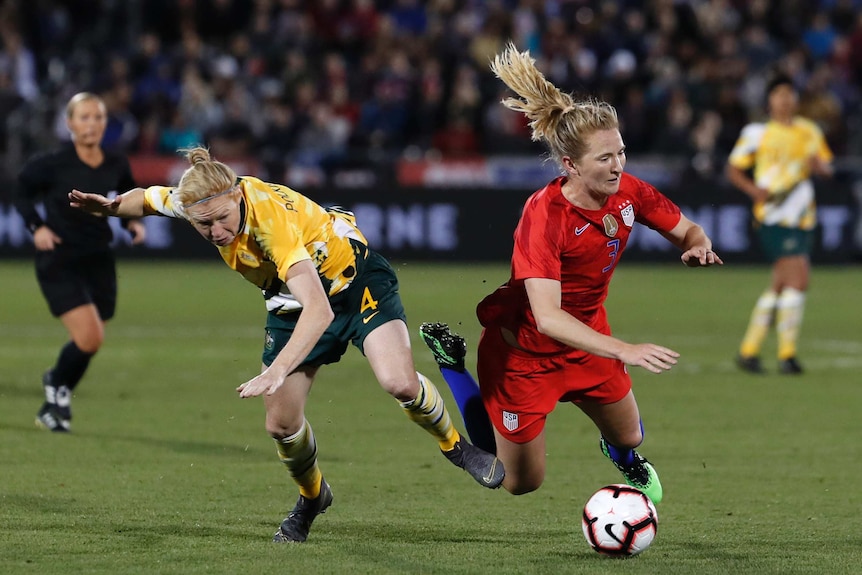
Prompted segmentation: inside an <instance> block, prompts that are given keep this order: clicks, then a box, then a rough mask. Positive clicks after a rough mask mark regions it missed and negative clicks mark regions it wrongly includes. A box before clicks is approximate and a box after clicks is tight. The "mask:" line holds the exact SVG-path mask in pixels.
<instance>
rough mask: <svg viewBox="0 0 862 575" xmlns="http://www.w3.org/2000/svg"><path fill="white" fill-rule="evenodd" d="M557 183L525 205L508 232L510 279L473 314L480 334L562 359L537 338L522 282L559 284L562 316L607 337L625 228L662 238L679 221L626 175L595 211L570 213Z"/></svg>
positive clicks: (558, 346)
mask: <svg viewBox="0 0 862 575" xmlns="http://www.w3.org/2000/svg"><path fill="white" fill-rule="evenodd" d="M564 182H565V177H562V176H561V177H559V178H557V179H555V180H553V181H552V182H550V183H549V184H548V185H547V186H545V187H544V188H542V189H541V190H539V191H537V192H536V193H534V194H533V195H532V196H530V198H529V199H528V200H527V202H526V204H525V205H524V210H523V212H522V214H521V219H520V221H519V222H518V227H517V228H516V229H515V249H514V252H513V254H512V275H511V278H510V279H509V281H508V282H507V283H506V284H505V285H503V286H501V287H500V288H498V290H497V291H496V292H494V293H493V294H491V295H490V296H488V297H487V298H485V300H483V301H482V303H480V304H479V307H478V309H477V315H478V316H479V321H480V322H481V323H482V325H483V326H485V327H488V326H491V325H493V326H499V327H506V328H507V329H509V330H510V331H512V332H513V333H514V334H515V335H516V338H517V340H518V344H519V345H520V346H521V347H522V348H523V349H526V350H529V351H531V352H534V353H538V354H542V355H544V354H558V353H561V352H565V351H566V349H567V346H566V345H565V344H563V343H560V342H558V341H556V340H554V339H552V338H550V337H547V336H545V335H542V334H540V333H539V331H538V329H537V328H536V320H535V318H534V317H533V314H532V312H531V311H530V306H529V301H528V299H527V292H526V289H525V287H524V280H526V279H527V278H548V279H552V280H557V281H559V282H560V286H561V289H562V304H561V307H562V309H563V310H564V311H566V312H568V313H570V314H571V315H572V316H574V317H575V318H577V319H578V320H580V321H582V322H584V323H585V324H587V325H589V326H590V327H592V328H593V329H597V330H599V331H602V332H603V333H608V332H609V330H608V329H607V327H606V321H605V312H604V305H603V304H604V301H605V298H606V297H607V295H608V286H609V285H610V281H611V276H612V275H613V272H614V269H616V266H617V263H619V260H620V256H621V255H622V252H623V250H624V249H625V247H626V243H627V242H628V239H629V235H630V234H631V231H632V226H633V225H634V223H635V222H639V223H641V224H643V225H646V226H648V227H650V228H652V229H654V230H658V231H662V232H667V231H670V230H672V229H673V228H674V227H675V226H676V225H677V223H679V220H680V217H681V215H680V210H679V207H678V206H677V205H676V204H674V203H673V202H671V201H670V200H669V199H668V198H667V197H666V196H664V195H663V194H662V193H661V192H659V191H658V190H657V189H655V188H654V187H653V186H651V185H650V184H648V183H647V182H644V181H643V180H640V179H638V178H635V177H634V176H630V175H628V174H625V173H624V174H623V175H622V178H621V180H620V187H619V190H618V191H617V193H615V194H614V195H612V196H610V197H609V198H608V200H607V202H606V203H605V205H604V206H603V207H602V208H601V209H598V210H587V209H584V208H579V207H577V206H575V205H572V203H571V202H569V201H568V200H567V199H566V198H565V197H564V196H563V192H562V189H561V188H562V185H563V183H564ZM602 328H604V329H602Z"/></svg>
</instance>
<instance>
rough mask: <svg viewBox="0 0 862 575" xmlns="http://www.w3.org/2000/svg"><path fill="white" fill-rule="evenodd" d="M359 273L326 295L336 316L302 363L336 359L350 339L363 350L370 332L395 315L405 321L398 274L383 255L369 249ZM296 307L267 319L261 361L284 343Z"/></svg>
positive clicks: (269, 360) (296, 314)
mask: <svg viewBox="0 0 862 575" xmlns="http://www.w3.org/2000/svg"><path fill="white" fill-rule="evenodd" d="M357 267H358V268H359V269H358V272H359V273H358V275H357V276H356V278H355V279H354V280H353V283H351V284H350V287H349V288H347V289H346V290H344V291H343V292H340V293H338V294H336V295H334V296H332V297H331V298H330V299H329V302H330V305H332V311H334V312H335V319H333V320H332V323H331V324H330V325H329V327H328V328H327V329H326V331H325V332H323V335H322V336H321V337H320V339H319V340H318V342H317V344H315V346H314V348H313V349H312V350H311V352H310V353H309V354H308V357H306V358H305V360H304V361H303V362H302V364H301V365H304V366H313V367H316V366H320V365H325V364H327V363H335V362H337V361H338V360H340V359H341V356H343V355H344V353H345V352H346V351H347V344H348V343H353V345H355V346H356V347H358V348H359V351H361V352H362V353H363V354H364V353H365V352H364V350H363V344H364V342H365V338H366V337H367V336H368V334H369V333H371V332H372V331H374V330H375V329H376V328H377V327H380V326H381V325H383V324H384V323H387V322H389V321H392V320H394V319H400V320H401V321H403V322H405V323H406V322H407V316H406V314H405V313H404V305H403V304H402V303H401V296H400V295H399V294H398V278H397V277H396V276H395V271H394V270H393V269H392V266H390V265H389V262H387V261H386V258H384V257H383V256H381V255H380V254H378V253H376V252H373V251H371V250H368V257H367V258H365V259H364V260H363V261H362V263H361V264H360V265H358V266H357ZM299 313H300V312H299V311H295V312H291V313H285V314H280V315H278V314H275V313H272V312H270V313H269V314H268V315H267V319H266V337H265V339H264V346H263V357H262V359H263V363H264V365H270V364H272V362H273V361H274V360H275V357H276V356H277V355H278V353H279V352H280V351H281V350H282V348H283V347H284V346H285V345H286V344H287V340H289V339H290V336H291V334H293V330H294V328H295V327H296V321H297V319H298V318H299Z"/></svg>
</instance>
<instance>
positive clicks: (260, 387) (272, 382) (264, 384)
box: [236, 369, 284, 398]
mask: <svg viewBox="0 0 862 575" xmlns="http://www.w3.org/2000/svg"><path fill="white" fill-rule="evenodd" d="M283 383H284V378H283V377H278V376H277V375H276V374H274V373H272V372H271V370H269V369H267V370H265V371H264V372H263V373H261V374H260V375H258V376H256V377H253V378H252V379H250V380H248V381H247V382H245V383H244V384H242V385H240V386H239V387H237V388H236V390H237V391H238V392H239V396H240V397H242V398H246V397H257V396H258V395H263V394H264V393H265V394H267V395H272V394H273V393H275V392H276V390H277V389H278V388H279V387H281V386H282V384H283Z"/></svg>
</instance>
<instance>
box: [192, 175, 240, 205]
mask: <svg viewBox="0 0 862 575" xmlns="http://www.w3.org/2000/svg"><path fill="white" fill-rule="evenodd" d="M239 182H240V179H239V178H237V179H236V182H234V184H233V185H232V186H231V187H229V188H228V189H226V190H225V191H223V192H219V193H217V194H213V195H211V196H207V197H205V198H201V199H200V200H196V201H194V202H192V203H190V204H188V205H186V206H183V207H184V208H190V207H192V206H196V205H198V204H202V203H204V202H208V201H209V200H211V199H213V198H217V197H219V196H223V195H225V194H229V193H231V192H232V191H234V190H235V189H236V188H237V186H239Z"/></svg>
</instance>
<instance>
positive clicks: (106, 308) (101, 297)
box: [36, 248, 117, 321]
mask: <svg viewBox="0 0 862 575" xmlns="http://www.w3.org/2000/svg"><path fill="white" fill-rule="evenodd" d="M36 279H38V280H39V287H40V288H42V295H44V296H45V300H46V301H47V302H48V307H49V308H50V309H51V314H52V315H54V317H60V316H61V315H63V314H64V313H66V312H67V311H69V310H72V309H74V308H76V307H79V306H82V305H86V304H94V305H95V306H96V309H98V310H99V317H101V318H102V320H103V321H106V320H109V319H111V318H112V317H114V310H115V309H116V307H117V269H116V265H115V264H114V254H113V253H112V252H110V251H99V252H89V253H78V252H71V251H69V250H64V249H62V248H58V249H55V250H53V251H37V252H36Z"/></svg>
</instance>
